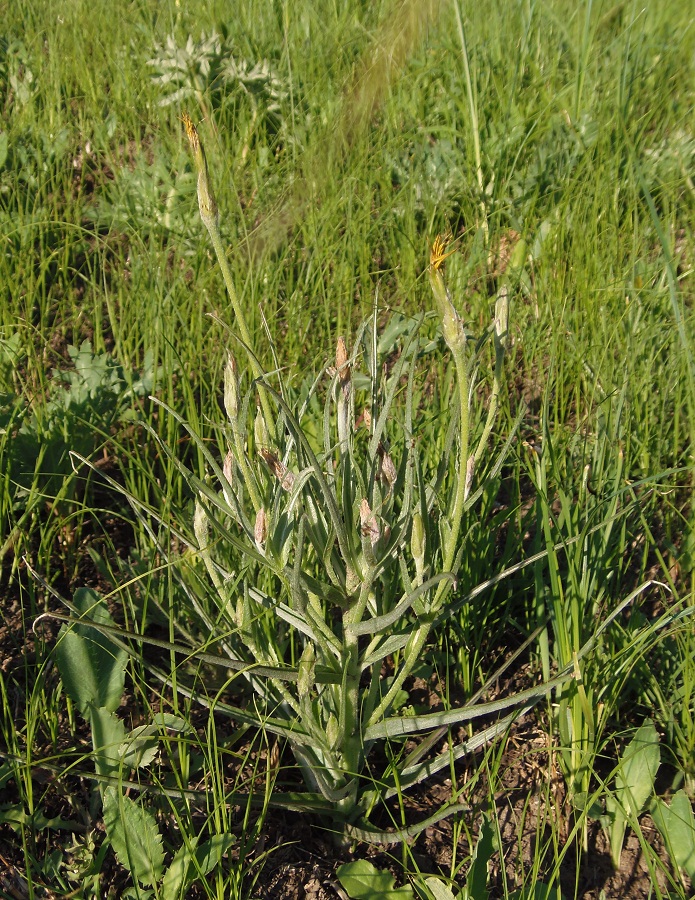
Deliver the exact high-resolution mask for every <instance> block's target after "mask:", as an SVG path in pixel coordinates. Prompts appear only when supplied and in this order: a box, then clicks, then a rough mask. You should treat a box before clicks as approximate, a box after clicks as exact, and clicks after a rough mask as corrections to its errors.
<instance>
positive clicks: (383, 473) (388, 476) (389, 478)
mask: <svg viewBox="0 0 695 900" xmlns="http://www.w3.org/2000/svg"><path fill="white" fill-rule="evenodd" d="M376 450H377V453H378V454H379V478H380V479H383V480H384V481H385V482H386V483H387V484H388V486H389V491H391V490H392V489H393V486H394V484H395V483H396V479H397V478H398V472H397V471H396V467H395V465H394V464H393V460H392V459H391V457H390V456H389V454H388V453H387V451H386V447H384V445H383V443H382V442H381V441H379V446H378V447H377V448H376Z"/></svg>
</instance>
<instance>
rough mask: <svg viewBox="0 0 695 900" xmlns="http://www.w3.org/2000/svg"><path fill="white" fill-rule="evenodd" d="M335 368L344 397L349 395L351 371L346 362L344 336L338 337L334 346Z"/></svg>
mask: <svg viewBox="0 0 695 900" xmlns="http://www.w3.org/2000/svg"><path fill="white" fill-rule="evenodd" d="M335 370H336V372H337V373H338V381H339V382H340V387H341V388H342V389H343V393H344V394H345V396H346V397H348V396H349V395H350V386H351V371H350V365H349V363H348V355H347V347H346V346H345V338H343V337H339V338H338V344H337V346H336V348H335Z"/></svg>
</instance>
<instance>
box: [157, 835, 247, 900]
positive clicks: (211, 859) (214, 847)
mask: <svg viewBox="0 0 695 900" xmlns="http://www.w3.org/2000/svg"><path fill="white" fill-rule="evenodd" d="M235 840H236V838H235V837H234V836H233V835H231V834H216V835H215V836H214V837H212V838H210V840H209V841H206V842H205V843H204V844H201V845H200V847H196V841H197V838H194V839H193V841H191V843H190V845H188V846H186V845H185V844H184V845H183V846H182V847H180V848H179V850H178V851H177V853H176V855H175V856H174V858H173V860H172V861H171V865H170V866H169V868H168V869H167V870H166V872H165V873H164V878H163V879H162V896H163V897H166V898H167V900H176V898H177V897H181V896H183V895H184V893H185V891H186V890H187V889H188V887H189V886H190V885H191V884H192V883H193V882H194V881H195V880H196V878H204V877H205V876H206V875H209V874H210V872H212V870H213V869H214V868H215V866H218V865H219V864H220V862H221V861H222V857H223V855H224V854H225V853H226V852H227V850H229V848H230V847H231V846H232V844H233V843H234V842H235Z"/></svg>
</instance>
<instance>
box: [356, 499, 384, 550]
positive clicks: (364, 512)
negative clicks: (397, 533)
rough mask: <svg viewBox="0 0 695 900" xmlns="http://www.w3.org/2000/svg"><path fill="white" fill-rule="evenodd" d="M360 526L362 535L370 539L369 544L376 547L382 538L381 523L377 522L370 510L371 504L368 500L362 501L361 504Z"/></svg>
mask: <svg viewBox="0 0 695 900" xmlns="http://www.w3.org/2000/svg"><path fill="white" fill-rule="evenodd" d="M360 526H361V528H362V535H363V536H364V537H366V538H368V539H369V543H370V544H371V545H372V547H374V546H375V544H376V543H377V541H378V540H379V538H380V537H381V531H380V530H379V523H378V522H377V520H376V516H375V515H374V513H373V512H372V510H371V509H370V507H369V503H368V502H367V501H366V500H362V502H361V503H360Z"/></svg>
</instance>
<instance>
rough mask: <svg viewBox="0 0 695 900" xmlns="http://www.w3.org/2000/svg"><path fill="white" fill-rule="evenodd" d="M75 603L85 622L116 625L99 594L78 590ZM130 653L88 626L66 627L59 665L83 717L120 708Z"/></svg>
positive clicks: (58, 653) (58, 650) (58, 652)
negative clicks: (94, 709) (91, 710)
mask: <svg viewBox="0 0 695 900" xmlns="http://www.w3.org/2000/svg"><path fill="white" fill-rule="evenodd" d="M74 603H75V606H76V607H77V609H78V611H79V612H80V613H81V615H82V616H83V617H84V618H85V619H91V620H92V621H94V622H96V623H98V624H101V625H113V624H114V623H113V620H112V618H111V616H110V614H109V611H108V610H107V608H106V604H105V603H104V601H103V600H102V599H101V598H100V597H99V595H98V594H97V593H96V591H93V590H91V589H90V588H79V590H77V591H75V597H74ZM127 659H128V654H127V653H126V651H125V650H122V649H120V648H119V647H118V646H117V645H116V644H115V643H114V642H113V641H112V640H111V639H110V638H108V637H106V636H105V635H103V634H101V632H99V631H97V630H96V628H91V627H90V626H89V625H72V626H70V627H69V628H66V627H65V626H63V628H61V629H60V636H59V639H58V643H57V645H56V663H57V665H58V670H59V672H60V677H61V678H62V680H63V687H64V688H65V692H66V693H67V695H68V696H69V697H70V699H71V700H72V701H73V702H74V704H75V705H76V706H77V708H78V709H79V711H80V712H81V713H82V715H83V716H84V718H87V717H88V708H89V706H90V704H91V705H92V706H97V707H104V708H105V709H108V710H110V711H113V710H115V709H117V708H118V705H119V703H120V702H121V696H122V695H123V688H124V685H125V666H126V661H127Z"/></svg>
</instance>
